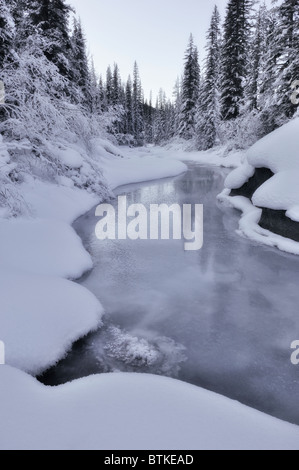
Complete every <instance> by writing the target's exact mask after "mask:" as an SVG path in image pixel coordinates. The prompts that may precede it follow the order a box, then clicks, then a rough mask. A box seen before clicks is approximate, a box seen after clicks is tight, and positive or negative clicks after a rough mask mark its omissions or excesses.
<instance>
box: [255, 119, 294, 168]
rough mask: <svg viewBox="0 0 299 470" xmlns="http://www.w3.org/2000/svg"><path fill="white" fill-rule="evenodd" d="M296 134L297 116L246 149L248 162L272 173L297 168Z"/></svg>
mask: <svg viewBox="0 0 299 470" xmlns="http://www.w3.org/2000/svg"><path fill="white" fill-rule="evenodd" d="M298 134H299V118H298V117H297V118H295V119H293V120H292V121H290V122H288V123H287V124H285V125H284V126H282V127H280V128H279V129H277V130H275V131H274V132H272V133H271V134H269V135H267V136H266V137H264V138H263V139H261V140H259V141H258V142H257V143H256V144H254V145H253V146H252V147H251V148H250V149H249V150H248V151H247V159H248V163H249V164H250V165H252V166H254V167H255V168H270V170H272V172H273V173H278V172H280V171H287V170H296V169H297V170H299V149H298Z"/></svg>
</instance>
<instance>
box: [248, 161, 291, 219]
mask: <svg viewBox="0 0 299 470" xmlns="http://www.w3.org/2000/svg"><path fill="white" fill-rule="evenodd" d="M298 157H299V154H298ZM298 181H299V170H298V171H295V170H293V171H281V172H279V173H277V174H276V175H274V176H273V177H272V178H271V179H270V180H268V181H266V183H264V184H263V185H262V186H261V187H260V188H258V190H257V191H256V192H255V193H254V195H253V199H252V201H253V203H254V204H255V205H256V206H259V207H267V208H268V209H274V210H288V211H291V210H292V209H293V207H294V206H298V205H299V185H298Z"/></svg>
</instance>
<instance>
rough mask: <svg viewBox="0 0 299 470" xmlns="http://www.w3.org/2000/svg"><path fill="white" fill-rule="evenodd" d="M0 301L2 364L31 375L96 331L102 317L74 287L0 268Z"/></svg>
mask: <svg viewBox="0 0 299 470" xmlns="http://www.w3.org/2000/svg"><path fill="white" fill-rule="evenodd" d="M1 268H2V266H1ZM0 298H1V309H0V332H1V340H2V341H4V343H5V353H6V362H7V364H9V365H13V366H15V367H17V368H19V369H22V370H24V371H26V372H28V373H31V374H34V375H36V374H39V373H41V372H42V371H44V370H45V369H46V368H48V367H50V366H52V365H54V364H55V363H56V362H57V361H58V360H59V359H61V358H62V357H64V355H65V353H66V351H67V350H69V348H70V347H71V345H72V343H73V342H74V341H76V340H77V339H79V338H80V337H82V336H84V335H85V334H87V333H88V332H90V331H91V330H95V329H96V328H97V327H99V326H100V323H101V316H102V314H103V309H102V307H101V305H100V303H99V302H98V300H97V299H96V298H95V297H94V296H93V294H91V293H90V292H89V291H88V290H86V289H85V288H83V287H81V286H79V285H77V284H75V283H72V282H70V281H67V280H64V279H56V278H52V277H47V276H45V277H41V276H34V275H29V274H26V275H22V274H16V273H15V272H13V273H12V272H10V271H4V270H2V269H1V270H0ZM57 325H59V327H57ZM2 386H4V383H3V382H2V380H1V387H2Z"/></svg>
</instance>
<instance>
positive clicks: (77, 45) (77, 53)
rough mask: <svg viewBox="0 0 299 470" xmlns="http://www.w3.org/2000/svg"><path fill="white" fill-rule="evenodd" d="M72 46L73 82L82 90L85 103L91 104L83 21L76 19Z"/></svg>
mask: <svg viewBox="0 0 299 470" xmlns="http://www.w3.org/2000/svg"><path fill="white" fill-rule="evenodd" d="M71 44H72V71H73V81H74V83H75V84H76V85H77V86H78V87H79V88H80V89H81V90H82V92H83V94H84V97H85V103H86V104H87V103H88V102H89V104H90V74H89V66H88V59H87V52H86V41H85V37H84V34H83V30H82V25H81V21H77V20H76V19H74V30H73V35H72V39H71Z"/></svg>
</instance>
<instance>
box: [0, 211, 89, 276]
mask: <svg viewBox="0 0 299 470" xmlns="http://www.w3.org/2000/svg"><path fill="white" fill-rule="evenodd" d="M0 239H1V244H0V259H1V269H3V270H5V269H15V270H16V271H21V272H28V273H31V274H43V275H50V276H57V277H65V278H69V279H70V278H73V279H74V278H78V277H80V276H82V274H83V273H84V272H85V271H88V270H89V269H91V268H92V261H91V258H90V256H89V254H88V253H87V252H86V251H85V249H84V248H83V245H82V242H81V240H80V238H79V237H78V235H77V234H76V233H75V231H74V230H73V229H72V228H71V227H70V226H69V225H68V224H65V223H64V222H60V221H58V220H47V219H35V220H34V219H32V220H30V219H21V218H19V219H16V220H0Z"/></svg>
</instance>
